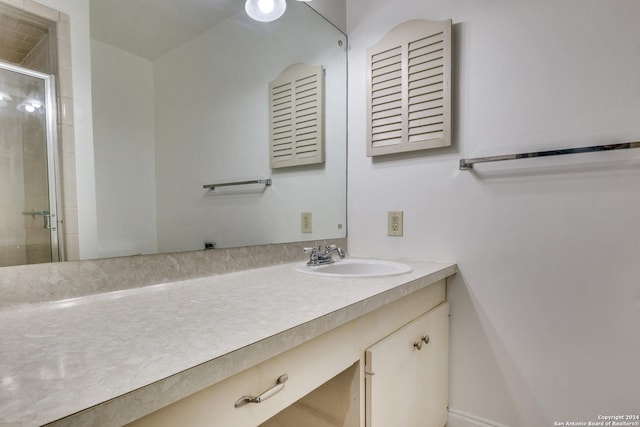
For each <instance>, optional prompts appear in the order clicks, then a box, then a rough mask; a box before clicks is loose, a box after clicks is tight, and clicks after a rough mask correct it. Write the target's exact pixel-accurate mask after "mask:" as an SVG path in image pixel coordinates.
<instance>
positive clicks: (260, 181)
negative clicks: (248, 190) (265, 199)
mask: <svg viewBox="0 0 640 427" xmlns="http://www.w3.org/2000/svg"><path fill="white" fill-rule="evenodd" d="M246 184H264V185H266V186H267V187H268V186H270V185H271V178H267V179H253V180H251V181H236V182H223V183H220V184H207V185H203V186H202V188H208V189H210V190H213V189H214V188H216V187H228V186H230V185H246Z"/></svg>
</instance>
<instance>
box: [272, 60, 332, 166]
mask: <svg viewBox="0 0 640 427" xmlns="http://www.w3.org/2000/svg"><path fill="white" fill-rule="evenodd" d="M323 100H324V73H323V69H322V66H314V65H306V64H294V65H291V66H289V67H288V68H287V69H285V70H284V71H283V72H282V73H281V74H280V76H278V78H277V79H275V80H273V81H272V82H271V83H270V84H269V105H270V115H271V153H270V163H271V168H274V169H275V168H282V167H289V166H300V165H309V164H315V163H322V162H324V106H323Z"/></svg>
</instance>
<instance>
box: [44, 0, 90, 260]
mask: <svg viewBox="0 0 640 427" xmlns="http://www.w3.org/2000/svg"><path fill="white" fill-rule="evenodd" d="M38 2H39V3H41V4H43V5H45V6H49V7H51V8H53V9H56V10H58V11H60V12H63V13H66V14H67V15H69V19H70V23H71V24H70V27H71V61H72V64H73V71H72V85H73V126H74V139H75V157H76V178H77V181H76V182H77V197H78V233H79V239H80V242H79V245H80V247H79V251H80V259H90V258H96V257H97V254H98V248H97V223H96V197H95V190H96V188H95V172H94V158H93V121H92V110H91V47H90V43H89V1H88V0H38Z"/></svg>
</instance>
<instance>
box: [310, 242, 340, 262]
mask: <svg viewBox="0 0 640 427" xmlns="http://www.w3.org/2000/svg"><path fill="white" fill-rule="evenodd" d="M304 253H306V254H309V262H308V263H307V265H312V266H313V265H325V264H333V263H334V262H335V260H334V259H333V254H334V253H337V254H338V256H339V257H340V259H343V258H344V251H343V250H342V249H341V248H339V247H337V246H336V245H327V247H326V248H325V250H324V252H322V249H321V246H320V245H318V246H317V247H315V246H314V247H311V248H304Z"/></svg>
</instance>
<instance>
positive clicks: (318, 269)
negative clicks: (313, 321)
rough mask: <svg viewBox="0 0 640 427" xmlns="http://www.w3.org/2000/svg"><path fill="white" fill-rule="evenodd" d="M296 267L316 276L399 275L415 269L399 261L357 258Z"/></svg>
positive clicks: (300, 270) (297, 269) (302, 271)
mask: <svg viewBox="0 0 640 427" xmlns="http://www.w3.org/2000/svg"><path fill="white" fill-rule="evenodd" d="M294 269H295V270H296V271H299V272H301V273H305V274H313V275H316V276H326V277H345V278H356V277H386V276H397V275H399V274H405V273H410V272H411V271H412V270H413V268H411V266H409V265H407V264H402V263H399V262H394V261H383V260H377V259H355V258H347V259H342V260H337V261H336V262H335V263H333V264H327V265H318V266H308V265H304V266H300V267H294Z"/></svg>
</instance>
